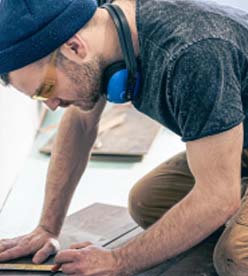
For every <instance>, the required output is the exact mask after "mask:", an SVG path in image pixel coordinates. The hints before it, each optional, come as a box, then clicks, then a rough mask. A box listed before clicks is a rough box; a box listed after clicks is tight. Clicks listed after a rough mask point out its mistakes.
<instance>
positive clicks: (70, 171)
mask: <svg viewBox="0 0 248 276" xmlns="http://www.w3.org/2000/svg"><path fill="white" fill-rule="evenodd" d="M95 136H96V133H95V130H92V131H90V132H87V130H85V129H84V128H83V127H82V124H81V122H80V120H75V118H71V115H65V117H64V118H63V120H62V122H61V127H60V129H59V131H58V135H57V139H56V144H55V147H54V148H53V152H52V157H51V162H50V166H49V170H48V176H47V183H46V191H45V201H44V206H43V212H42V216H41V219H40V226H42V227H43V228H45V229H46V230H47V231H48V232H51V233H53V234H55V235H57V234H58V233H59V232H60V229H61V227H62V224H63V220H64V218H65V215H66V213H67V210H68V206H69V204H70V201H71V198H72V195H73V192H74V190H75V188H76V186H77V183H78V181H79V179H80V177H81V175H82V174H83V172H84V169H85V167H86V165H87V161H88V158H89V152H90V149H91V146H92V144H93V142H94V140H95Z"/></svg>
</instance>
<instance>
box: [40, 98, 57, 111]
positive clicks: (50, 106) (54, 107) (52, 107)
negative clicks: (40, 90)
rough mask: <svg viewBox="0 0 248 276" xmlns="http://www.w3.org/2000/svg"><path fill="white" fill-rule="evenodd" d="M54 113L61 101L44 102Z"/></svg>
mask: <svg viewBox="0 0 248 276" xmlns="http://www.w3.org/2000/svg"><path fill="white" fill-rule="evenodd" d="M44 103H45V104H46V105H47V106H48V107H49V108H50V109H51V110H52V111H55V110H56V109H57V107H58V106H59V104H60V100H59V99H48V100H47V101H45V102H44Z"/></svg>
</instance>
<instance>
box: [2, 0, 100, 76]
mask: <svg viewBox="0 0 248 276" xmlns="http://www.w3.org/2000/svg"><path fill="white" fill-rule="evenodd" d="M96 8H97V3H96V1H95V0H0V74H3V73H8V72H10V71H13V70H16V69H19V68H22V67H24V66H25V65H28V64H30V63H32V62H35V61H37V60H39V59H41V58H43V57H45V56H46V55H48V54H50V53H51V52H52V51H54V50H55V49H57V48H58V47H59V46H61V45H62V44H63V43H65V42H66V41H67V40H68V39H69V38H71V37H72V36H73V35H74V34H75V33H76V32H77V31H79V30H80V29H81V28H82V27H83V26H84V25H85V24H86V23H87V22H88V21H89V20H90V19H91V17H92V16H93V14H94V13H95V11H96Z"/></svg>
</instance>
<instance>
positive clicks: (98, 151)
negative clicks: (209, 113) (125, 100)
mask: <svg viewBox="0 0 248 276" xmlns="http://www.w3.org/2000/svg"><path fill="white" fill-rule="evenodd" d="M122 115H125V116H124V117H122V118H123V122H122V123H119V124H117V125H116V127H110V128H109V129H107V130H106V131H102V132H101V133H100V134H99V135H98V138H97V141H96V143H95V145H94V147H93V150H92V159H94V160H115V161H116V160H117V161H140V160H141V159H142V157H143V156H144V155H145V154H146V153H147V152H148V150H149V148H150V146H151V144H152V142H153V140H154V138H155V137H156V135H157V133H158V131H159V129H160V125H159V124H158V123H157V122H155V121H153V120H152V119H150V118H148V117H147V116H145V115H144V114H141V113H139V112H138V111H137V110H135V109H134V107H132V106H131V105H130V104H128V105H123V106H119V105H118V106H114V107H112V108H111V109H110V110H109V111H107V112H106V113H105V114H104V116H103V117H102V120H101V121H100V129H101V125H106V124H108V123H109V122H111V121H113V120H116V118H121V116H122ZM53 141H54V137H52V138H51V139H50V140H49V141H48V142H47V144H46V145H44V146H43V147H42V148H41V150H40V151H41V152H42V153H46V154H50V153H51V149H52V144H53Z"/></svg>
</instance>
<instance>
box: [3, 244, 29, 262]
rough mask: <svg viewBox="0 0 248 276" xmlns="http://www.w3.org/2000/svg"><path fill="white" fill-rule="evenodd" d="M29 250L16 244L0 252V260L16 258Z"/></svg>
mask: <svg viewBox="0 0 248 276" xmlns="http://www.w3.org/2000/svg"><path fill="white" fill-rule="evenodd" d="M30 253H31V252H29V251H27V248H25V247H20V246H16V247H14V248H11V249H8V250H6V251H4V252H2V253H1V254H0V262H3V261H8V260H12V259H16V258H19V257H23V256H27V255H29V254H30Z"/></svg>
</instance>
